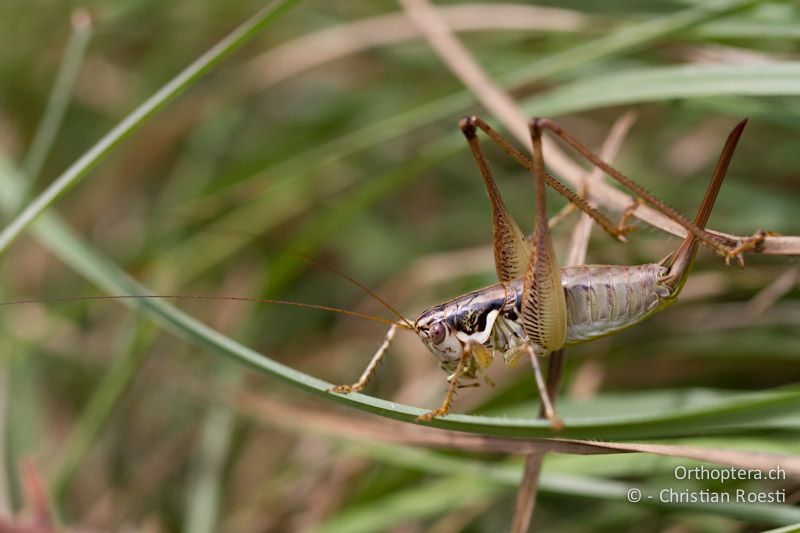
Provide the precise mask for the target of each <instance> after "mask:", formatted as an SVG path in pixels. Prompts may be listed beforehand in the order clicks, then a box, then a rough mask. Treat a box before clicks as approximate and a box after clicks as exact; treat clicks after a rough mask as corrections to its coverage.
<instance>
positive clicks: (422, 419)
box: [417, 408, 447, 422]
mask: <svg viewBox="0 0 800 533" xmlns="http://www.w3.org/2000/svg"><path fill="white" fill-rule="evenodd" d="M446 414H447V409H442V408H439V409H434V410H433V411H430V412H427V413H425V414H424V415H419V416H418V417H417V422H430V421H431V420H433V419H434V418H436V417H437V416H444V415H446Z"/></svg>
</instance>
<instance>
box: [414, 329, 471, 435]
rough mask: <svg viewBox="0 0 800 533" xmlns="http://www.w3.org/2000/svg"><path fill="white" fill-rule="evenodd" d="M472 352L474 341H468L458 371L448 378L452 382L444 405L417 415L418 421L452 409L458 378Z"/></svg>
mask: <svg viewBox="0 0 800 533" xmlns="http://www.w3.org/2000/svg"><path fill="white" fill-rule="evenodd" d="M471 352H472V343H471V342H470V343H467V345H466V346H464V350H463V351H462V352H461V359H459V360H458V366H457V367H456V371H455V372H453V374H452V375H451V376H450V377H449V378H448V381H449V382H450V386H449V387H447V394H445V396H444V400H442V405H440V406H439V408H438V409H434V410H433V411H430V412H428V413H425V414H424V415H420V416H418V417H417V422H430V421H431V420H433V419H434V418H435V417H437V416H444V415H446V414H447V413H448V411H450V406H452V405H453V395H455V393H456V389H457V388H458V378H459V377H461V374H462V373H463V372H464V367H466V366H467V360H468V359H469V356H470V354H471Z"/></svg>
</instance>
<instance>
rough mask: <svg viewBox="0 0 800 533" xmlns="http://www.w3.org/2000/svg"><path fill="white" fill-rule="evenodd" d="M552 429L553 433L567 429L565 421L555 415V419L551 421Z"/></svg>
mask: <svg viewBox="0 0 800 533" xmlns="http://www.w3.org/2000/svg"><path fill="white" fill-rule="evenodd" d="M550 427H551V428H553V431H562V430H563V429H564V427H565V426H564V421H563V420H561V419H560V418H558V416H556V415H553V418H551V419H550Z"/></svg>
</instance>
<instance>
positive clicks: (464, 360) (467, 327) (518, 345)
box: [334, 117, 758, 428]
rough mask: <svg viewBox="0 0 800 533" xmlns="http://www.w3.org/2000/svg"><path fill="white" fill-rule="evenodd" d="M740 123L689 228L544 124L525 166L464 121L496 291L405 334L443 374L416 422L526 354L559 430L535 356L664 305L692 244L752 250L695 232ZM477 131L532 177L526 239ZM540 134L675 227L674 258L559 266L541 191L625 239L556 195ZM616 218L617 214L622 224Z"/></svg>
mask: <svg viewBox="0 0 800 533" xmlns="http://www.w3.org/2000/svg"><path fill="white" fill-rule="evenodd" d="M745 123H746V121H742V122H741V123H739V124H738V125H737V126H736V127H735V128H734V129H733V131H732V132H731V134H730V135H729V137H728V140H727V142H726V144H725V146H724V148H723V150H722V154H721V155H720V158H719V162H718V163H717V167H716V169H715V170H714V173H713V176H712V178H711V182H710V184H709V186H708V189H707V191H706V195H705V197H704V199H703V201H702V203H701V205H700V209H699V211H698V213H697V216H696V217H695V220H694V222H689V221H688V220H687V219H685V218H684V217H683V216H681V215H680V214H678V213H677V212H676V211H675V210H673V209H672V208H670V207H669V206H667V205H666V204H664V203H663V202H662V201H660V200H659V199H657V198H655V197H654V196H653V195H651V194H650V193H648V192H647V191H645V190H644V189H642V188H641V187H640V186H639V185H637V184H635V183H634V182H632V181H631V180H629V179H628V178H626V177H625V176H623V175H622V174H621V173H620V172H619V171H617V170H616V169H614V168H613V167H611V166H610V165H608V164H607V163H605V162H603V161H601V160H600V159H599V158H597V156H595V155H594V154H592V153H591V152H590V151H589V150H588V149H586V148H585V147H583V145H581V144H580V143H578V141H576V140H574V139H573V138H572V137H570V136H569V135H568V134H566V133H565V132H563V130H561V128H559V127H558V126H556V125H555V124H553V123H552V122H550V121H549V120H547V119H536V120H534V121H532V122H531V124H530V128H531V140H532V144H533V154H534V157H533V160H530V159H528V158H527V157H526V156H525V155H523V154H522V153H521V152H519V151H518V150H516V149H515V148H513V147H512V146H511V145H509V144H508V143H507V142H505V141H504V140H503V139H502V138H501V137H500V136H499V135H498V134H497V133H496V132H494V131H493V130H492V129H491V128H489V126H488V125H486V124H485V123H484V122H483V121H481V120H480V119H478V118H475V117H470V118H465V119H463V120H462V121H461V124H460V125H461V129H462V131H463V132H464V135H465V136H466V138H467V141H468V142H469V145H470V148H471V150H472V153H473V155H474V157H475V160H476V162H477V164H478V168H479V170H480V173H481V176H482V177H483V180H484V184H485V186H486V190H487V193H488V195H489V199H490V203H491V206H492V222H493V233H494V252H495V266H496V271H497V276H498V280H499V283H498V284H495V285H492V286H489V287H486V288H483V289H480V290H477V291H474V292H471V293H469V294H466V295H463V296H459V297H457V298H454V299H452V300H450V301H448V302H445V303H443V304H440V305H437V306H435V307H432V308H431V309H428V310H427V311H425V312H423V313H422V314H421V315H420V317H419V318H418V319H417V320H416V322H415V324H414V327H413V329H414V331H415V332H416V333H417V335H418V336H419V337H420V339H421V340H422V341H423V343H424V344H425V345H426V346H427V347H428V349H429V350H430V351H431V353H433V355H435V356H436V357H437V359H438V360H439V362H440V364H441V366H442V368H443V369H445V370H446V371H447V372H449V373H450V376H449V377H448V381H449V382H450V387H449V389H448V392H447V395H446V397H445V399H444V401H443V403H442V405H441V407H439V408H438V409H436V410H434V411H432V412H430V413H427V414H426V415H423V416H422V417H420V420H430V419H431V418H433V417H435V416H441V415H444V414H446V413H447V412H448V410H449V408H450V405H451V403H452V397H453V393H454V392H455V389H456V387H457V386H458V380H459V379H460V378H462V377H467V378H473V377H475V376H476V373H477V372H478V371H480V370H482V369H483V368H486V367H487V366H489V364H491V363H492V361H493V360H494V359H495V358H499V357H502V359H503V360H504V361H505V362H506V363H507V364H508V365H513V364H515V362H516V361H517V359H518V358H519V357H520V356H528V357H529V358H530V360H531V363H532V365H533V368H534V372H535V374H536V378H537V379H536V381H537V385H538V386H539V392H540V395H541V396H542V400H543V404H544V406H545V412H546V414H547V417H548V418H549V419H550V421H551V423H552V424H553V426H554V427H556V428H557V427H560V424H561V422H560V421H559V420H558V418H557V416H556V415H555V411H554V409H553V408H552V401H551V399H550V398H549V397H548V395H547V392H546V390H545V388H544V386H543V379H542V376H541V372H540V370H539V364H538V361H537V358H538V357H540V356H546V355H547V354H549V353H550V352H552V351H555V350H560V349H561V348H563V347H564V346H567V345H572V344H579V343H583V342H587V341H590V340H593V339H596V338H598V337H603V336H606V335H610V334H613V333H616V332H618V331H621V330H623V329H626V328H628V327H630V326H633V325H635V324H637V323H639V322H641V321H642V320H645V319H647V318H649V317H650V316H652V315H654V314H656V313H658V312H660V311H662V310H663V309H665V308H666V307H668V306H669V305H670V304H671V303H673V302H674V301H675V299H676V298H677V296H678V294H679V293H680V291H681V289H682V288H683V285H684V283H685V281H686V277H687V276H688V273H689V270H690V268H691V265H692V263H693V261H694V257H695V255H696V253H697V248H698V244H699V243H701V242H702V243H704V244H706V245H707V246H709V247H710V248H712V249H713V250H715V251H716V252H718V253H720V254H721V255H723V256H724V257H725V258H726V261H727V260H729V259H730V258H733V257H736V258H740V254H741V253H742V252H743V251H745V250H747V249H748V247H749V246H753V245H754V243H757V241H758V237H754V238H753V240H752V241H748V242H745V243H741V244H740V245H739V246H737V247H730V246H727V245H726V244H725V243H722V242H721V241H720V240H719V239H718V238H717V237H715V236H714V235H713V234H710V233H708V232H706V231H705V229H704V228H705V225H706V223H707V221H708V218H709V216H710V214H711V210H712V208H713V206H714V201H715V200H716V197H717V193H718V192H719V189H720V186H721V185H722V182H723V180H724V177H725V172H726V171H727V168H728V164H729V163H730V160H731V157H732V156H733V152H734V149H735V147H736V144H737V142H738V140H739V137H740V136H741V134H742V131H743V129H744V126H745ZM477 129H481V130H483V131H484V132H485V133H486V134H487V135H488V136H489V137H490V138H491V139H492V140H493V141H495V142H496V143H497V144H499V145H500V147H501V148H502V149H503V150H504V151H506V152H507V153H508V154H509V155H511V156H512V157H513V158H514V159H516V160H517V161H518V162H519V163H520V164H522V166H524V167H525V168H527V169H528V170H530V171H531V172H532V174H533V176H534V178H535V184H536V210H537V213H536V224H535V229H534V233H533V235H532V236H531V238H530V239H529V238H527V237H525V235H524V234H523V232H522V231H521V230H520V229H519V226H518V225H517V224H516V222H514V220H513V218H512V217H511V215H510V214H509V213H508V211H507V209H506V207H505V205H504V203H503V200H502V198H501V197H500V193H499V191H498V189H497V186H496V185H495V182H494V178H493V177H492V175H491V172H490V170H489V167H488V164H487V162H486V159H485V157H484V155H483V152H482V149H481V146H480V143H479V142H478V140H477V136H476V132H477ZM542 129H550V130H551V131H553V132H554V133H555V134H556V135H557V136H559V137H560V138H561V139H562V140H564V141H565V142H566V143H567V144H569V145H570V146H571V147H572V148H573V149H575V150H576V151H577V152H578V153H580V155H582V156H583V157H585V158H586V159H587V160H589V161H590V162H591V163H592V164H594V165H596V166H598V167H600V168H601V169H602V170H604V171H605V172H606V173H607V174H609V175H610V176H611V177H613V178H614V179H616V180H617V181H619V182H620V183H622V184H623V185H624V186H626V187H627V188H629V189H631V190H633V191H634V192H635V193H636V195H637V197H638V198H639V199H640V200H641V201H644V202H646V203H648V204H650V205H651V206H653V207H654V208H655V209H657V210H659V211H661V212H662V213H664V214H666V215H667V216H670V217H671V218H673V219H674V220H676V221H677V222H678V223H680V224H681V225H682V226H684V227H685V228H686V229H687V232H688V235H687V237H686V238H685V240H684V241H683V242H682V243H681V244H680V246H679V247H678V248H677V249H676V250H675V252H673V253H672V254H671V255H670V256H669V257H668V258H666V259H665V260H664V261H662V262H661V263H651V264H645V265H634V266H627V265H581V266H570V267H566V268H559V266H558V262H557V260H556V257H555V253H554V251H553V246H552V243H551V240H550V233H549V229H548V225H547V211H546V206H545V190H544V187H545V184H549V185H551V186H552V187H553V188H555V189H556V190H557V191H559V192H561V193H562V194H564V195H565V196H566V197H567V198H568V199H570V200H571V201H573V202H574V203H575V204H576V205H577V206H578V207H579V208H580V209H582V210H583V211H585V212H586V213H588V214H589V215H590V216H592V217H593V218H594V219H595V220H596V221H597V222H598V223H599V224H600V225H601V226H602V227H603V228H604V229H605V230H606V231H608V232H609V233H611V234H612V235H613V236H615V237H617V238H620V239H621V240H624V239H623V236H624V234H625V233H626V232H627V231H629V228H626V227H624V225H623V224H622V223H621V224H620V225H617V226H615V225H614V224H612V223H611V222H610V221H609V220H608V219H606V218H605V216H603V215H602V214H600V213H599V212H597V211H596V210H594V209H593V208H591V207H590V206H589V205H588V204H587V203H586V201H585V200H583V199H581V198H578V197H575V195H574V194H573V193H566V194H565V193H564V192H563V191H562V189H566V188H565V187H564V186H563V185H562V184H561V183H560V182H559V181H558V180H557V179H555V178H554V177H552V176H550V175H549V174H547V173H546V172H545V171H544V162H543V157H542V151H541V131H542ZM576 198H577V199H576ZM625 218H627V216H626V215H624V216H623V221H624V220H625ZM395 329H396V328H395V327H393V328H392V329H391V330H390V331H389V334H388V335H387V341H385V342H384V343H383V345H382V346H381V348H380V349H379V350H378V352H377V353H376V354H375V356H374V357H373V359H372V361H371V362H370V365H369V366H368V367H367V370H366V371H365V372H364V374H363V375H362V376H361V379H360V380H359V381H358V382H357V383H355V384H353V385H347V386H339V387H336V388H335V389H334V390H335V391H336V392H348V391H350V390H361V389H362V388H363V387H364V385H365V384H366V382H367V380H368V379H369V377H370V375H371V373H372V372H373V371H374V369H375V367H376V363H377V361H378V360H379V359H380V358H381V357H382V356H383V354H384V353H385V351H386V348H387V347H388V340H390V339H391V336H393V335H394V331H395Z"/></svg>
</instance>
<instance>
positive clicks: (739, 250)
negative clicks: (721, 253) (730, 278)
mask: <svg viewBox="0 0 800 533" xmlns="http://www.w3.org/2000/svg"><path fill="white" fill-rule="evenodd" d="M770 233H771V232H768V231H764V230H763V229H760V230H758V231H756V232H755V233H754V234H753V236H752V237H747V238H745V239H742V240H741V242H739V244H738V245H736V246H734V247H733V248H730V249H728V250H726V251H725V264H726V265H730V264H731V259H736V261H737V262H738V263H739V268H744V258H743V257H742V254H744V253H747V252H752V251H753V250H755V249H757V248H758V247H759V246H761V244H762V243H763V242H764V239H766V238H767V235H769V234H770Z"/></svg>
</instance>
